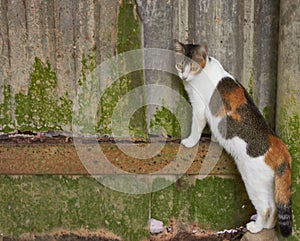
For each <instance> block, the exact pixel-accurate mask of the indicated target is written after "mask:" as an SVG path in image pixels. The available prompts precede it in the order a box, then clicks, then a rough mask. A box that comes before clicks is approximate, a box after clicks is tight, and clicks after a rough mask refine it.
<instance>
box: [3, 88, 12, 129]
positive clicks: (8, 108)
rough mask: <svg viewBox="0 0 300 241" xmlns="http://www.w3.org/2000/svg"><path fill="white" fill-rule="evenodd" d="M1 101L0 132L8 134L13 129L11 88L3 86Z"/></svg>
mask: <svg viewBox="0 0 300 241" xmlns="http://www.w3.org/2000/svg"><path fill="white" fill-rule="evenodd" d="M2 93H3V100H2V103H0V132H10V131H13V130H14V128H15V125H14V121H13V103H12V101H13V96H12V93H11V86H10V85H4V86H3V91H2Z"/></svg>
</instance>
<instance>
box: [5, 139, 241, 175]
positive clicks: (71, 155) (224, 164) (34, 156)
mask: <svg viewBox="0 0 300 241" xmlns="http://www.w3.org/2000/svg"><path fill="white" fill-rule="evenodd" d="M55 142H56V143H55ZM209 144H210V142H209V141H208V140H203V141H201V142H200V144H199V148H198V152H197V154H196V157H195V159H194V160H193V162H192V164H191V166H190V167H189V169H188V170H187V172H186V174H199V171H200V169H201V166H202V163H203V161H204V159H205V157H206V155H207V153H208V148H209ZM99 145H100V146H101V149H102V151H103V153H104V154H105V156H106V158H107V159H108V160H109V161H110V162H111V164H113V165H114V166H116V167H117V168H119V169H121V170H123V171H126V172H129V173H138V174H145V173H153V172H155V171H160V170H162V169H163V168H164V167H166V166H167V165H169V164H170V163H171V162H172V161H173V160H174V158H175V157H176V155H177V152H178V150H179V147H180V144H179V140H178V141H170V142H167V143H166V144H165V146H164V148H163V149H162V151H161V152H160V153H159V154H158V155H156V156H155V157H152V158H149V159H146V160H140V159H138V158H132V157H130V156H127V155H126V154H125V153H123V152H122V151H121V150H120V149H119V148H118V147H117V145H116V143H113V142H100V143H99ZM138 145H145V144H144V143H139V144H138ZM86 148H87V150H89V152H90V153H89V156H91V157H93V155H94V153H98V152H94V149H93V148H90V147H89V143H88V142H87V143H86ZM89 148H90V149H89ZM186 153H187V155H186V156H184V157H182V162H185V161H187V160H189V158H191V157H190V156H189V155H188V153H189V152H188V149H187V152H186ZM216 158H218V160H219V162H218V164H217V165H216V167H215V168H214V170H213V171H212V173H211V175H225V176H226V175H236V173H237V171H236V168H235V164H234V162H233V161H232V159H231V158H230V157H229V156H228V155H227V154H225V153H223V154H222V155H221V157H219V156H216ZM97 164H98V161H97V159H96V158H95V159H93V160H91V162H90V163H89V164H88V165H91V166H93V165H94V166H95V173H93V174H97V172H102V173H100V174H105V173H103V172H105V170H100V169H99V167H98V169H97ZM179 170H180V167H179ZM108 171H109V170H108ZM177 172H178V170H174V173H177ZM0 174H5V175H37V174H53V175H89V173H88V171H87V170H86V169H85V167H84V165H83V164H82V162H81V160H80V159H79V157H78V155H77V152H76V149H75V146H74V144H73V143H72V142H69V143H66V142H65V140H63V141H57V140H56V141H53V140H50V142H49V141H47V139H44V140H43V142H40V141H39V142H34V143H32V142H30V141H28V140H26V139H24V140H22V141H21V142H20V141H19V142H17V143H16V142H11V141H10V142H5V143H3V142H2V143H1V142H0ZM182 174H184V173H182Z"/></svg>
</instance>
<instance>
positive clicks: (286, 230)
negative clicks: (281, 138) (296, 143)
mask: <svg viewBox="0 0 300 241" xmlns="http://www.w3.org/2000/svg"><path fill="white" fill-rule="evenodd" d="M282 151H283V153H282V156H284V158H283V159H282V161H281V162H279V163H278V164H277V165H276V167H275V203H276V207H277V215H278V225H279V229H280V232H281V234H282V236H284V237H287V236H289V235H290V234H291V233H292V227H293V214H292V169H291V156H290V154H289V153H288V151H287V148H286V151H285V149H283V150H282Z"/></svg>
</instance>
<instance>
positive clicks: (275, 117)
mask: <svg viewBox="0 0 300 241" xmlns="http://www.w3.org/2000/svg"><path fill="white" fill-rule="evenodd" d="M278 2H279V3H278V8H279V9H277V13H278V16H277V17H278V26H277V33H278V35H277V38H278V39H277V40H278V41H277V59H276V60H277V69H276V83H275V96H274V101H275V106H274V130H275V132H277V130H278V127H277V119H278V118H277V114H278V103H277V99H278V81H279V72H280V71H279V68H280V65H279V57H280V56H279V54H280V52H279V51H280V30H281V1H280V0H278Z"/></svg>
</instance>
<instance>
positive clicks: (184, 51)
mask: <svg viewBox="0 0 300 241" xmlns="http://www.w3.org/2000/svg"><path fill="white" fill-rule="evenodd" d="M174 49H175V51H176V54H175V63H176V66H175V67H176V69H177V71H178V75H179V77H180V78H181V79H182V80H183V83H184V86H185V89H186V91H187V93H188V95H189V98H190V102H191V104H192V108H193V119H192V127H191V133H190V135H189V137H188V138H186V139H183V140H182V142H181V143H182V144H183V145H184V146H186V147H193V146H195V145H196V144H197V143H198V141H199V139H200V136H201V133H202V131H203V128H204V127H205V125H206V123H207V122H208V124H209V126H210V128H211V131H212V133H213V135H214V136H215V137H216V139H217V140H218V142H219V143H220V145H221V146H223V147H224V149H225V150H226V151H227V152H228V153H230V154H231V155H232V157H233V158H234V160H235V162H236V164H237V167H238V170H239V172H240V173H241V176H242V179H243V181H244V183H245V186H246V189H247V192H248V195H249V197H250V199H251V201H252V203H253V205H254V207H255V209H256V211H257V218H256V221H252V222H250V223H248V224H247V229H248V230H249V231H250V232H252V233H257V232H260V231H261V230H262V229H264V228H266V229H272V228H274V227H275V225H276V219H277V218H278V224H279V228H280V231H281V234H282V235H283V236H285V237H286V236H289V235H290V234H291V232H292V225H293V220H292V196H291V182H292V180H291V165H292V163H291V156H290V154H289V152H288V149H287V147H286V145H285V144H284V143H283V142H282V141H281V140H280V139H279V138H278V137H277V136H276V135H275V133H274V132H273V131H272V129H270V128H269V127H268V125H267V124H266V122H265V120H264V118H263V116H262V115H261V113H260V112H259V110H258V108H257V107H256V106H255V105H254V103H253V101H252V99H251V97H250V96H249V94H248V93H247V91H246V90H245V88H244V87H243V86H242V85H241V84H240V83H239V82H238V81H237V80H236V79H235V78H234V77H233V76H231V75H230V74H229V73H228V72H226V71H225V70H224V69H223V67H222V65H221V64H220V63H219V62H218V61H217V60H216V59H214V58H212V57H210V56H208V50H207V47H205V46H201V45H193V44H187V45H185V44H183V43H180V42H179V41H177V40H175V41H174Z"/></svg>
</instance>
